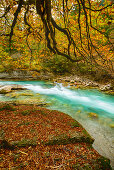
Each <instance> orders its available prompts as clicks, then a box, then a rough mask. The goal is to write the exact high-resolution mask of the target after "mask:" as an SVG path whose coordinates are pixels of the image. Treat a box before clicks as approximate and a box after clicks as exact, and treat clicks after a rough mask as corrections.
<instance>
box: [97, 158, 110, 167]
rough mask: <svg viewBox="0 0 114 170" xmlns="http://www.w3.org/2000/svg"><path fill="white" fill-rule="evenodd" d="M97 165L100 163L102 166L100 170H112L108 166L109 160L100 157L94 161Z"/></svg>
mask: <svg viewBox="0 0 114 170" xmlns="http://www.w3.org/2000/svg"><path fill="white" fill-rule="evenodd" d="M96 162H97V163H100V164H101V166H102V170H106V169H107V170H112V168H111V166H110V160H109V159H107V158H105V157H100V158H98V159H97V160H96Z"/></svg>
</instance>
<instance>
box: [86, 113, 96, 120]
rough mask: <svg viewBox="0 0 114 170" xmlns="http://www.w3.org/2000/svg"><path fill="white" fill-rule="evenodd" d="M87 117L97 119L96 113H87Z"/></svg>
mask: <svg viewBox="0 0 114 170" xmlns="http://www.w3.org/2000/svg"><path fill="white" fill-rule="evenodd" d="M88 116H89V117H91V118H94V119H98V115H97V114H96V113H93V112H90V113H88Z"/></svg>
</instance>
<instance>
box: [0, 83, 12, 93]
mask: <svg viewBox="0 0 114 170" xmlns="http://www.w3.org/2000/svg"><path fill="white" fill-rule="evenodd" d="M9 92H11V86H9V85H6V86H2V87H0V93H1V94H6V93H9Z"/></svg>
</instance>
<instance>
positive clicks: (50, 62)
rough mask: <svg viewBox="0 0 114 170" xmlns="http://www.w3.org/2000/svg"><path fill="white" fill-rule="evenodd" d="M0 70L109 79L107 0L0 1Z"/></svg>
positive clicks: (113, 37)
mask: <svg viewBox="0 0 114 170" xmlns="http://www.w3.org/2000/svg"><path fill="white" fill-rule="evenodd" d="M0 20H1V21H0V38H1V40H0V72H1V73H2V72H11V71H12V70H27V71H34V76H35V75H39V74H40V73H41V72H44V73H47V72H49V73H50V72H51V73H53V74H55V75H61V74H62V75H64V74H83V75H85V74H86V75H91V76H92V77H95V78H96V79H100V78H101V77H103V76H104V77H108V78H110V77H111V78H112V77H113V69H114V65H113V62H114V58H113V42H114V30H113V26H114V20H113V1H111V0H101V1H100V0H95V1H93V0H53V1H51V0H42V1H40V0H1V1H0Z"/></svg>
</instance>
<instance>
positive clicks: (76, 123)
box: [71, 121, 80, 128]
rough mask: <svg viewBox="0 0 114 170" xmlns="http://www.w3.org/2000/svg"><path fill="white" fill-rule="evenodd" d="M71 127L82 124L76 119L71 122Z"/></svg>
mask: <svg viewBox="0 0 114 170" xmlns="http://www.w3.org/2000/svg"><path fill="white" fill-rule="evenodd" d="M71 127H72V128H75V127H80V124H79V123H78V122H77V121H74V122H72V123H71Z"/></svg>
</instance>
